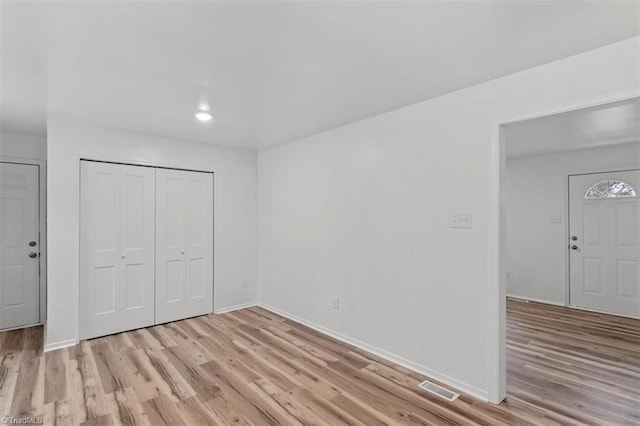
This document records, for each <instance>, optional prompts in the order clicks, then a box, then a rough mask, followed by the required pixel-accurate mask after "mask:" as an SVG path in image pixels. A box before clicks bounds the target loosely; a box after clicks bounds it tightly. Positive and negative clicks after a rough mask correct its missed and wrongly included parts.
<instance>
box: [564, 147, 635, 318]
mask: <svg viewBox="0 0 640 426" xmlns="http://www.w3.org/2000/svg"><path fill="white" fill-rule="evenodd" d="M631 143H633V142H631ZM637 143H640V142H637ZM635 170H640V163H629V164H624V165H619V166H610V167H595V168H594V167H590V168H589V169H582V170H579V169H578V170H573V171H567V172H565V175H566V180H565V185H564V193H565V194H564V215H565V216H564V217H565V218H566V220H565V221H564V223H563V226H564V234H565V236H566V238H567V239H566V241H565V242H566V243H567V247H568V246H569V241H570V238H571V227H570V225H571V221H570V220H571V218H570V216H569V214H570V213H571V199H570V198H569V197H570V196H571V194H570V192H569V191H570V178H571V176H586V175H596V174H600V173H616V172H627V171H635ZM570 254H571V253H570V251H569V250H568V249H567V250H565V252H564V259H565V261H564V275H565V299H564V306H565V307H567V308H572V309H578V310H581V311H588V312H597V313H602V314H607V315H614V316H619V317H625V318H633V319H637V317H631V316H627V315H620V314H615V313H612V312H604V311H598V310H594V309H588V308H583V307H580V306H574V305H572V304H571V269H570V268H571V256H570Z"/></svg>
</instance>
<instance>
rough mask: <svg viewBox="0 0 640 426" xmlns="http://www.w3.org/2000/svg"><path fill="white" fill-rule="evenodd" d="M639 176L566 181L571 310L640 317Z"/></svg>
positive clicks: (601, 175) (597, 176)
mask: <svg viewBox="0 0 640 426" xmlns="http://www.w3.org/2000/svg"><path fill="white" fill-rule="evenodd" d="M639 188H640V170H632V171H623V172H613V173H594V174H585V175H575V176H570V177H569V220H570V223H569V250H570V256H569V262H570V263H569V271H570V272H569V279H570V303H571V305H572V306H576V307H581V308H586V309H591V310H595V311H601V312H607V313H612V314H618V315H625V316H631V317H640V284H639V279H640V270H639V268H640V266H639V265H640V232H639V229H638V228H639V223H640V198H639V196H640V193H639V192H638V190H639Z"/></svg>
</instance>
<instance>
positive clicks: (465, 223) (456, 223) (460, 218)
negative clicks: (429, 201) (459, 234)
mask: <svg viewBox="0 0 640 426" xmlns="http://www.w3.org/2000/svg"><path fill="white" fill-rule="evenodd" d="M472 227H473V221H472V215H471V213H454V214H452V215H451V216H450V217H449V228H458V229H471V228H472Z"/></svg>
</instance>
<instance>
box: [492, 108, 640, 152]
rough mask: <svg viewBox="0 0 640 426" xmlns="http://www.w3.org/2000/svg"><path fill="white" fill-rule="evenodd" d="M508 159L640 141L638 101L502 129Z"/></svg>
mask: <svg viewBox="0 0 640 426" xmlns="http://www.w3.org/2000/svg"><path fill="white" fill-rule="evenodd" d="M503 135H504V138H505V141H506V147H507V157H509V158H513V157H526V156H530V155H541V154H550V153H554V152H563V151H571V150H576V149H585V148H596V147H605V146H611V145H618V144H625V143H631V142H640V98H634V99H629V100H626V101H621V102H613V103H609V104H604V105H599V106H595V107H592V108H584V109H579V110H576V111H570V112H565V113H562V114H556V115H550V116H548V117H541V118H536V119H533V120H526V121H520V122H518V123H512V124H508V125H506V126H504V133H503Z"/></svg>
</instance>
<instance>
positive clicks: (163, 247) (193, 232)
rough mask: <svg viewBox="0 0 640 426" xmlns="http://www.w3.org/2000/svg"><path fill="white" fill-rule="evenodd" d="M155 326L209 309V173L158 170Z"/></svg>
mask: <svg viewBox="0 0 640 426" xmlns="http://www.w3.org/2000/svg"><path fill="white" fill-rule="evenodd" d="M156 205H157V207H156V223H157V228H156V323H157V324H160V323H164V322H168V321H174V320H177V319H181V318H188V317H192V316H196V315H203V314H207V313H210V312H212V311H213V175H212V174H211V173H198V172H187V171H180V170H168V169H157V171H156Z"/></svg>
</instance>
